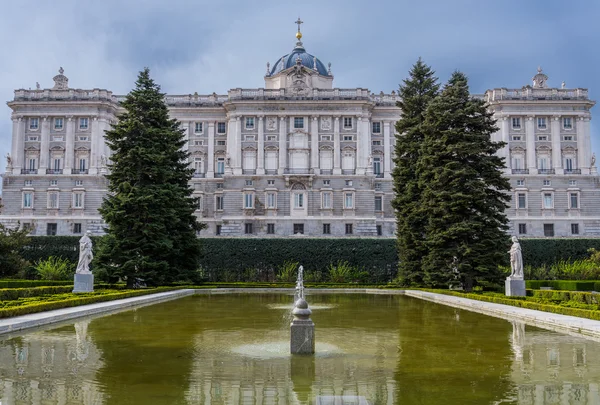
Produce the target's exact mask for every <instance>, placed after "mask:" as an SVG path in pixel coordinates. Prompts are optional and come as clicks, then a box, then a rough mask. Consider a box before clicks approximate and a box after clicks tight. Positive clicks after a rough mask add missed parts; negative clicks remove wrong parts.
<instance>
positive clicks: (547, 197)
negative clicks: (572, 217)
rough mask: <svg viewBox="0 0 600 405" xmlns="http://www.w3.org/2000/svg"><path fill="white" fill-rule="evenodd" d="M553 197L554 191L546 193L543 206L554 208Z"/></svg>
mask: <svg viewBox="0 0 600 405" xmlns="http://www.w3.org/2000/svg"><path fill="white" fill-rule="evenodd" d="M552 197H553V196H552V193H544V197H543V201H544V205H543V208H544V209H552V208H554V199H553V198H552Z"/></svg>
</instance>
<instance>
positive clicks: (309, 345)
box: [290, 266, 315, 354]
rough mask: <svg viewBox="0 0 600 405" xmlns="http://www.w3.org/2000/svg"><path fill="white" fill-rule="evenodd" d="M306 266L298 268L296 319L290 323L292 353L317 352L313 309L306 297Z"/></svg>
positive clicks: (294, 313)
mask: <svg viewBox="0 0 600 405" xmlns="http://www.w3.org/2000/svg"><path fill="white" fill-rule="evenodd" d="M303 277H304V267H302V266H300V267H299V268H298V281H297V282H296V291H295V292H294V309H293V310H292V315H293V316H294V319H293V320H292V323H291V325H290V332H291V334H290V352H291V353H292V354H314V353H315V324H314V323H313V321H312V320H311V319H310V315H311V314H312V311H311V310H310V309H309V308H308V302H306V300H305V299H304V279H303Z"/></svg>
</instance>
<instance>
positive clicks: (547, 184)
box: [543, 180, 552, 186]
mask: <svg viewBox="0 0 600 405" xmlns="http://www.w3.org/2000/svg"><path fill="white" fill-rule="evenodd" d="M543 184H544V186H550V185H551V184H552V183H551V182H550V180H544V183H543Z"/></svg>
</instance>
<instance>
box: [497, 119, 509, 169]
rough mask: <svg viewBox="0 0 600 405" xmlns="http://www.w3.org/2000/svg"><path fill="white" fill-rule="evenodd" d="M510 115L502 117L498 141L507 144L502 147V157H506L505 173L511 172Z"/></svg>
mask: <svg viewBox="0 0 600 405" xmlns="http://www.w3.org/2000/svg"><path fill="white" fill-rule="evenodd" d="M508 120H509V118H508V117H500V133H499V134H498V135H499V139H498V141H500V142H504V143H505V145H504V146H503V147H502V149H500V153H499V154H500V157H502V158H504V162H505V165H506V169H504V172H505V174H510V173H511V167H510V153H509V149H508V138H509V135H508Z"/></svg>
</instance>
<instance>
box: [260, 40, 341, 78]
mask: <svg viewBox="0 0 600 405" xmlns="http://www.w3.org/2000/svg"><path fill="white" fill-rule="evenodd" d="M298 58H300V61H301V64H302V66H305V67H307V68H308V69H314V67H315V57H314V56H313V55H311V54H310V53H308V52H306V49H304V46H302V42H298V43H297V44H296V47H295V48H294V50H292V52H291V53H289V54H287V55H284V56H283V57H281V58H279V60H277V62H275V65H274V66H273V68H272V69H271V72H270V73H269V76H273V75H276V74H277V73H279V72H281V71H282V70H286V69H289V68H291V67H292V66H294V65H295V64H296V59H298ZM316 62H317V72H318V73H319V74H320V75H321V76H331V74H330V73H329V72H328V71H327V68H326V67H325V65H324V64H323V62H321V61H320V60H319V59H318V58H317V59H316Z"/></svg>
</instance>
